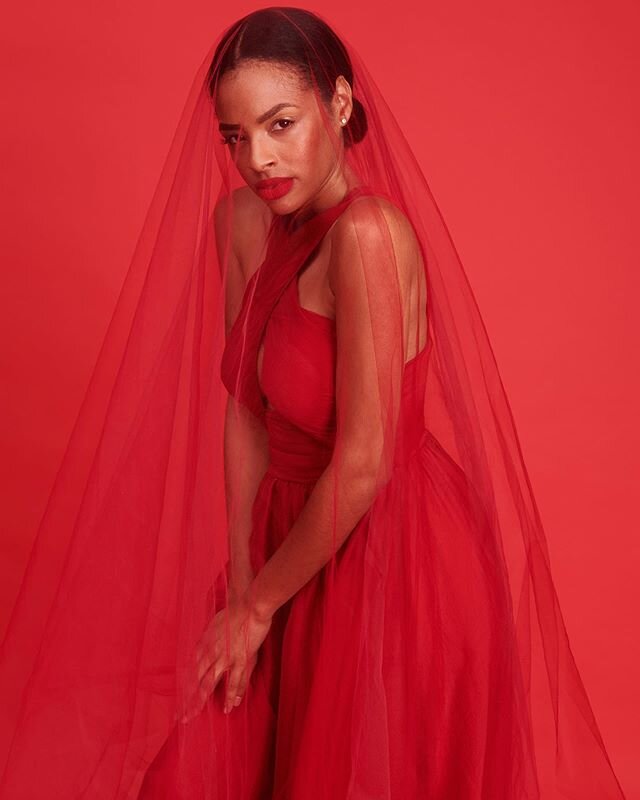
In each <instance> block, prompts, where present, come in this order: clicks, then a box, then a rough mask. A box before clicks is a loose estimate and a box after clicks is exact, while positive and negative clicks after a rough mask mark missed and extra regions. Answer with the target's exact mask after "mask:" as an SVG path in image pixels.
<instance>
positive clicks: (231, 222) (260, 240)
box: [215, 186, 273, 280]
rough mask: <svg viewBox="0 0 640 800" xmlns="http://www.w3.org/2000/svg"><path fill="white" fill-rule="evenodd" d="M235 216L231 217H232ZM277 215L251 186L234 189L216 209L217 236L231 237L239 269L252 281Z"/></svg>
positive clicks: (246, 278)
mask: <svg viewBox="0 0 640 800" xmlns="http://www.w3.org/2000/svg"><path fill="white" fill-rule="evenodd" d="M230 212H231V213H230ZM272 219H273V213H272V212H271V210H270V209H269V207H268V206H267V205H266V203H264V202H263V201H262V200H261V199H260V198H259V197H258V196H257V195H256V194H255V192H253V191H252V190H251V189H250V188H249V187H248V186H241V187H240V188H238V189H234V190H233V192H232V196H231V199H230V198H229V195H227V196H226V197H224V198H222V199H221V200H220V201H219V202H218V203H217V204H216V208H215V224H216V235H217V236H218V237H219V238H222V237H224V236H226V235H228V234H229V230H228V226H231V234H230V235H231V246H232V251H233V253H234V255H235V257H236V260H237V262H238V265H239V267H240V269H241V271H242V272H243V274H244V277H245V280H248V279H249V278H250V277H251V275H252V274H253V272H254V271H255V269H257V267H258V266H259V264H260V260H261V258H260V257H261V255H262V253H263V250H264V246H265V243H266V239H267V233H268V231H269V226H270V225H271V221H272Z"/></svg>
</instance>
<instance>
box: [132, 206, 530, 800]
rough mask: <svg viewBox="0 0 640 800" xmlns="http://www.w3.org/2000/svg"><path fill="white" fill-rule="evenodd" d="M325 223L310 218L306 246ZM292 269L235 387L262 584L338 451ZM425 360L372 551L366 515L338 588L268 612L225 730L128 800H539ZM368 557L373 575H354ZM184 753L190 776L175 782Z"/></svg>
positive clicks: (349, 546) (207, 722)
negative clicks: (245, 426)
mask: <svg viewBox="0 0 640 800" xmlns="http://www.w3.org/2000/svg"><path fill="white" fill-rule="evenodd" d="M333 219H335V216H334V215H329V216H328V217H327V218H326V219H325V220H324V221H322V220H319V221H320V228H319V229H318V230H317V231H316V234H317V236H322V235H323V233H324V231H326V229H327V228H328V226H329V224H330V223H331V222H332V221H333ZM316 241H317V239H316V238H315V237H312V240H311V241H309V242H308V248H307V249H305V250H304V252H305V253H306V252H308V249H309V248H311V247H312V246H313V244H314V242H316ZM302 258H304V255H303V256H302ZM299 269H300V263H297V265H294V267H293V268H292V269H291V268H290V269H289V270H288V271H287V272H286V276H285V277H284V278H283V280H282V281H281V282H280V289H279V291H278V292H277V294H278V297H277V300H276V301H275V303H274V304H273V307H272V310H271V312H270V313H269V314H268V316H267V321H266V324H265V325H264V340H262V337H261V325H257V326H256V330H255V332H254V333H255V335H254V341H255V342H257V343H259V344H260V347H259V349H260V350H262V341H263V345H264V349H263V350H262V353H261V355H262V361H261V372H260V375H259V381H257V382H256V383H255V384H254V383H253V382H252V379H251V377H250V376H249V375H247V376H246V377H247V383H246V384H245V387H249V386H252V387H253V389H254V390H255V386H258V387H259V389H260V391H261V394H262V397H261V401H262V402H263V403H265V404H266V405H268V407H267V408H265V414H264V420H265V424H266V426H267V430H268V436H269V466H268V469H267V472H266V474H265V475H264V477H263V479H262V481H261V483H260V485H259V489H258V492H257V496H256V498H255V502H254V505H253V528H252V537H251V557H252V560H253V566H254V569H255V570H256V571H257V570H259V569H260V567H261V565H262V564H263V563H264V562H265V561H266V560H267V559H268V558H269V556H270V555H271V554H272V553H273V552H274V550H275V549H276V548H277V547H278V545H279V544H280V542H281V541H282V540H283V539H284V537H286V535H287V532H288V531H289V529H290V527H291V525H292V523H293V521H294V520H295V519H296V516H297V515H298V514H299V512H300V511H301V509H302V508H303V506H304V504H305V501H306V499H307V498H308V496H309V494H310V493H311V491H312V489H313V486H314V482H315V481H316V479H317V478H318V476H319V475H320V474H321V473H322V471H323V469H324V468H325V467H326V465H327V463H328V462H329V460H330V458H331V452H332V444H333V440H334V435H335V352H336V327H335V322H334V321H333V320H331V319H329V318H328V317H325V316H323V315H321V314H318V313H316V312H314V311H311V310H308V309H306V308H303V307H302V306H301V305H300V302H299V297H298V286H297V279H298V275H299ZM283 274H284V272H283ZM251 283H252V282H251ZM249 289H250V286H249V287H247V294H248V293H249ZM248 351H249V353H252V352H254V351H252V350H251V334H249V346H248ZM256 352H257V351H256ZM430 353H431V341H430V340H429V341H428V342H427V345H426V346H425V347H424V348H423V349H422V350H421V351H420V352H419V353H418V354H417V355H416V356H415V357H414V358H412V359H411V360H410V361H409V362H408V363H407V364H406V367H405V371H404V376H403V386H402V402H401V413H400V421H399V425H398V430H397V441H398V447H397V450H396V460H395V463H394V468H393V475H392V477H391V480H390V481H389V483H388V485H387V486H386V487H385V490H384V491H383V492H382V493H381V494H380V495H379V496H378V497H377V498H376V501H375V504H376V531H375V537H374V536H372V532H371V530H370V526H369V519H370V514H369V513H367V514H365V515H364V516H363V517H362V519H361V520H360V522H359V523H358V524H357V526H356V527H355V529H354V530H353V531H352V532H351V534H350V535H349V537H348V539H347V540H346V543H345V544H344V545H343V547H342V548H341V549H340V550H339V552H338V554H337V557H336V569H335V573H334V574H333V576H330V575H329V573H328V570H329V567H328V566H327V567H325V568H323V569H322V570H320V572H318V573H316V575H315V577H314V578H313V579H312V580H311V581H309V582H308V583H307V584H306V585H305V586H304V587H303V588H302V589H301V590H300V591H299V592H297V594H296V595H294V596H293V597H292V598H291V600H290V601H289V602H287V603H286V604H285V605H283V606H281V607H280V609H279V610H278V611H277V612H276V615H275V617H274V620H273V625H272V628H271V630H270V632H269V634H268V636H267V639H266V640H265V642H264V644H263V645H262V647H261V649H260V651H259V654H258V662H257V665H256V667H255V669H254V671H253V673H252V677H251V682H250V685H249V687H248V690H247V693H246V696H245V698H244V699H243V701H242V703H241V704H240V706H239V707H238V708H236V709H234V710H232V712H231V713H230V714H229V716H228V717H224V715H223V714H222V712H221V711H220V703H214V702H213V700H210V701H209V703H208V704H207V711H206V713H203V714H201V715H200V716H198V717H196V718H195V719H194V720H192V721H191V722H190V723H188V726H191V727H192V731H191V733H192V735H191V736H189V739H188V744H184V743H182V744H181V742H180V734H179V728H176V729H175V730H174V733H173V735H172V736H171V737H170V738H169V739H168V741H167V743H166V744H165V746H164V748H163V749H162V750H161V751H160V753H159V755H158V757H157V758H156V760H155V762H154V763H153V764H152V766H151V767H150V769H149V771H148V773H147V776H146V782H145V784H144V786H143V789H142V792H141V794H140V800H151V799H152V798H153V800H160V799H161V798H167V800H168V798H172V800H181V799H182V798H184V800H187V798H188V800H204V798H215V799H216V800H222V798H224V799H225V800H267V798H269V800H320V798H323V799H325V800H329V798H331V800H346V799H347V798H349V800H370V798H376V799H379V800H417V799H418V798H429V800H445V799H446V800H456V799H457V798H460V800H462V799H463V798H464V800H474V798H478V799H480V798H484V799H485V800H488V798H491V800H524V798H533V797H536V796H537V794H536V792H537V789H536V778H535V774H534V765H533V763H532V760H531V759H532V746H531V742H530V740H529V729H528V724H529V723H528V718H527V715H526V711H525V709H526V703H525V701H524V695H523V687H522V684H521V679H520V671H519V669H518V667H517V664H516V663H515V661H514V659H515V658H516V648H515V638H514V637H515V632H514V629H513V622H512V618H513V617H512V615H513V612H512V610H511V608H510V600H509V597H508V591H507V588H506V585H505V583H504V577H503V576H504V567H503V565H502V562H501V557H500V554H499V553H498V551H497V548H496V546H495V543H494V538H493V536H492V533H491V530H490V528H489V527H488V526H486V525H485V524H484V517H483V514H482V511H481V509H480V506H479V504H478V505H473V504H472V501H470V499H469V497H470V494H469V485H468V482H467V481H466V480H465V478H464V475H463V474H462V472H461V470H460V468H459V467H458V466H457V465H456V464H455V462H454V461H453V460H452V459H451V458H450V457H449V456H448V455H447V453H446V452H445V451H444V449H443V448H442V447H441V445H440V444H439V442H438V441H437V439H436V438H435V437H434V436H433V435H432V434H431V433H430V432H429V430H428V429H426V427H425V423H424V415H423V408H422V398H423V396H424V392H425V381H426V377H427V373H428V369H429V363H430V361H429V356H430ZM247 361H248V362H249V363H250V364H251V363H253V362H252V360H251V358H248V359H247ZM228 382H229V385H230V386H232V381H231V380H229V381H228ZM236 385H237V384H236ZM247 391H248V390H247ZM253 399H254V400H255V402H257V399H256V398H255V397H254V398H253ZM376 548H378V550H379V553H380V554H383V556H384V562H381V561H379V560H378V561H375V563H376V564H380V563H384V565H385V566H384V568H383V570H380V569H379V568H378V567H376V569H374V570H372V569H365V565H367V564H368V563H373V560H374V559H375V555H376ZM461 554H464V557H463V558H462V557H461ZM330 580H331V581H333V583H332V585H331V591H327V584H328V581H330ZM366 630H369V631H370V632H371V635H370V638H369V639H367V637H366V636H361V635H360V632H362V631H366ZM377 631H383V632H384V636H383V638H382V640H378V639H377V638H376V632H377ZM356 632H357V635H356ZM221 683H222V682H221ZM217 691H218V690H217V689H216V693H217ZM216 693H214V697H215V694H216ZM216 725H217V726H218V734H216V735H217V737H218V738H217V739H216V748H215V750H216V752H212V748H211V742H212V730H215V727H214V726H216ZM186 747H189V748H190V749H189V751H188V752H187V751H186V750H185V748H186ZM181 748H182V749H181ZM178 753H180V758H181V759H182V767H183V768H184V766H185V763H188V765H189V766H188V772H185V771H183V772H181V774H180V776H179V777H178V776H176V773H175V771H174V770H173V768H174V767H175V765H176V763H177V756H178ZM243 753H244V754H245V757H243ZM227 758H230V759H234V761H235V763H233V764H230V763H229V762H228V761H225V759H227ZM220 776H226V778H225V779H224V785H221V784H219V783H218V781H219V780H220ZM229 776H231V781H232V782H233V780H234V776H236V778H237V781H238V783H237V785H230V784H229V783H228V782H227V781H228V779H229Z"/></svg>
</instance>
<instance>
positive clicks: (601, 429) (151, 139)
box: [0, 0, 640, 800]
mask: <svg viewBox="0 0 640 800" xmlns="http://www.w3.org/2000/svg"><path fill="white" fill-rule="evenodd" d="M265 5H266V4H265ZM376 5H377V7H376ZM217 6H219V4H217V3H212V2H210V3H204V2H202V0H183V2H181V3H176V4H174V3H166V4H164V6H162V5H159V4H157V3H153V2H151V1H150V0H138V2H135V3H129V4H125V3H122V4H117V3H104V4H87V3H85V2H79V1H78V0H60V1H59V2H57V3H54V4H51V3H45V2H38V3H36V2H34V0H31V1H30V2H26V3H25V4H22V5H18V4H14V5H13V7H12V8H11V9H10V11H8V12H7V14H6V17H5V20H4V25H3V31H2V32H0V42H1V47H0V62H1V68H0V74H1V75H2V79H3V84H4V86H3V89H2V93H3V100H4V103H3V104H2V110H1V111H0V114H1V115H2V127H1V129H0V131H1V132H0V137H1V139H2V149H3V152H4V155H5V160H4V161H5V166H4V170H3V183H4V188H5V191H4V193H3V194H2V196H1V197H0V214H1V217H2V225H0V239H1V244H2V252H3V256H4V257H3V265H2V277H1V281H2V285H1V286H2V292H1V297H2V300H1V301H0V302H1V303H2V309H1V313H0V342H1V345H0V348H1V351H0V359H1V365H2V376H3V381H2V384H3V391H2V394H1V398H0V399H1V403H2V407H1V408H0V436H1V437H2V452H3V454H4V455H3V459H2V465H1V469H2V473H1V475H0V485H1V486H2V488H3V490H4V491H3V494H4V497H5V499H4V502H3V503H2V505H1V506H0V526H1V529H2V531H3V537H2V553H1V554H0V555H1V556H2V566H1V567H0V628H3V627H4V624H5V622H6V618H7V614H8V612H9V609H10V605H11V602H12V599H13V596H14V594H15V591H16V589H17V585H18V581H19V579H20V575H21V571H22V567H23V565H24V563H25V558H26V554H27V552H28V548H29V545H30V542H31V540H32V537H33V534H34V532H35V529H36V526H37V523H38V520H39V517H40V515H41V513H42V511H43V509H44V504H45V502H46V498H47V494H48V491H49V489H50V487H51V483H52V480H53V477H54V473H55V469H56V467H57V465H58V463H59V461H60V458H61V457H62V453H63V448H64V445H65V442H66V440H67V437H68V435H69V432H70V430H71V426H72V424H73V420H74V418H75V413H76V412H77V410H78V406H79V403H80V401H81V398H82V393H83V390H84V388H85V386H86V382H87V380H88V378H89V374H90V370H91V367H92V365H93V362H94V360H95V357H96V355H97V350H98V347H99V344H100V341H101V337H102V335H103V333H104V331H105V329H106V325H107V322H108V319H109V315H110V312H111V310H112V308H113V305H114V303H115V300H116V296H117V293H118V290H119V287H120V284H121V281H122V279H123V276H124V273H125V270H126V268H127V264H128V260H129V257H130V256H131V254H132V252H133V247H134V245H135V241H136V235H137V232H138V230H139V228H140V226H141V224H142V220H143V216H144V213H145V211H146V208H147V204H148V202H149V200H150V198H151V194H152V191H153V188H154V186H155V181H156V179H157V177H158V174H159V171H160V168H161V165H162V163H163V159H164V155H165V153H166V151H167V148H168V145H169V142H170V139H171V136H172V134H173V131H174V128H175V125H176V123H177V119H178V116H179V113H180V111H181V109H182V104H183V101H184V99H185V97H186V93H187V90H188V88H189V86H190V83H191V78H192V76H193V73H194V71H195V69H196V67H197V65H198V64H199V63H200V60H201V59H202V57H203V56H204V54H205V52H206V50H207V48H208V47H209V45H210V43H211V41H212V40H213V38H214V37H215V36H216V34H217V32H218V31H219V29H220V28H221V27H222V26H226V25H227V24H228V23H230V22H231V21H232V20H233V19H235V18H237V17H238V16H240V15H242V14H244V13H246V12H247V11H250V10H252V9H254V8H257V7H258V6H257V5H251V4H248V3H244V2H243V3H239V4H238V5H237V6H236V7H235V8H234V9H233V10H231V11H229V10H228V9H226V10H225V11H224V13H223V12H221V11H218V10H217V8H216V7H217ZM306 7H308V8H311V9H312V10H316V11H318V12H319V13H321V14H322V15H323V16H325V17H326V18H327V19H328V20H329V21H330V22H333V23H334V24H335V26H336V27H337V29H338V31H339V32H340V33H342V34H343V35H344V36H345V37H346V38H347V39H348V40H349V41H350V42H351V43H352V44H353V45H354V46H355V47H356V49H357V50H358V51H359V52H360V54H361V55H362V56H363V57H364V58H365V60H366V61H367V63H368V65H369V67H370V69H371V72H372V74H373V76H374V78H375V79H376V80H377V82H378V83H379V85H380V87H381V89H382V90H383V92H384V93H385V95H386V97H387V100H388V102H389V104H390V106H391V107H392V109H393V111H394V112H395V114H396V116H397V118H398V120H399V122H400V124H401V126H402V127H403V129H404V130H405V132H406V135H407V137H408V138H409V141H410V142H411V143H412V146H413V147H414V149H415V152H416V155H417V156H418V159H419V160H420V162H421V164H422V165H423V168H424V171H425V173H426V176H427V179H428V180H429V181H430V183H431V186H432V189H433V191H434V193H435V196H436V198H437V200H438V202H439V204H440V207H441V209H442V211H443V213H444V216H445V219H446V220H447V222H448V224H449V227H450V229H451V231H452V234H453V237H454V240H455V241H456V244H457V247H458V250H459V252H460V254H461V256H462V260H463V262H464V264H465V266H466V270H467V273H468V275H469V278H470V281H471V284H472V286H473V288H474V290H475V292H476V295H477V297H478V301H479V303H480V308H481V310H482V312H483V315H484V319H485V322H486V325H487V328H488V330H489V335H490V337H491V338H492V342H493V346H494V350H495V353H496V356H497V358H498V362H499V364H500V367H501V370H502V375H503V379H504V382H505V385H506V387H507V391H508V394H509V397H510V401H511V405H512V408H513V411H514V413H515V416H516V422H517V424H518V429H519V432H520V438H521V443H522V447H523V450H524V454H525V459H526V461H527V464H528V467H529V471H530V476H531V480H532V483H533V487H534V490H535V492H536V496H537V499H538V502H539V505H540V509H541V513H542V518H543V522H544V523H545V525H546V532H547V535H548V538H549V543H550V552H551V557H552V564H553V566H554V570H555V576H556V581H557V588H558V592H559V596H560V601H561V604H562V607H563V610H564V613H565V617H566V621H567V625H568V629H569V635H570V639H571V643H572V647H573V650H574V653H575V656H576V659H577V662H578V666H579V668H580V669H581V671H582V674H583V677H584V680H585V684H586V687H587V691H588V693H589V696H590V698H591V701H592V704H593V706H594V711H595V713H596V717H597V718H598V721H599V723H600V726H601V729H602V733H603V735H604V738H605V742H606V743H607V745H608V747H609V751H610V755H611V757H612V760H613V764H614V767H616V769H617V771H618V775H619V777H620V779H621V782H622V784H623V786H624V787H625V789H626V790H627V792H628V797H629V800H631V799H632V798H634V797H636V798H637V797H640V772H639V771H638V764H637V763H634V758H635V759H636V760H637V750H638V741H639V740H640V736H639V734H640V726H639V723H638V718H639V714H638V711H639V707H640V703H639V702H638V699H639V695H640V689H639V687H638V682H637V679H634V678H633V675H634V674H637V665H638V663H639V662H640V642H639V641H638V637H637V636H633V633H635V631H634V627H633V624H634V622H635V621H636V620H635V618H636V617H637V610H638V608H640V603H639V602H638V594H639V593H638V583H639V581H638V579H637V574H638V566H639V563H640V560H639V559H638V553H639V550H640V543H639V542H640V537H639V536H638V532H639V531H640V525H639V524H638V523H639V520H640V513H639V511H638V491H637V484H638V477H639V475H640V471H639V470H638V461H639V455H638V454H639V453H640V441H639V439H640V436H639V431H640V428H639V426H638V423H637V409H638V407H640V402H639V400H640V398H639V396H638V395H639V392H638V388H639V387H638V383H639V376H638V369H637V364H638V356H637V353H638V345H639V339H640V337H639V335H638V317H639V312H638V310H637V305H638V297H639V292H638V288H639V287H638V284H639V280H638V258H637V252H638V246H637V236H636V231H637V213H638V202H637V195H638V186H639V185H640V156H639V155H638V148H637V141H638V137H639V136H640V130H639V128H640V124H639V122H640V120H639V116H640V112H639V110H638V103H637V97H638V96H639V89H640V87H638V85H637V84H638V83H639V82H640V81H639V80H638V79H639V76H640V55H639V49H638V47H637V41H638V38H639V33H640V31H639V28H640V25H639V23H640V6H638V5H637V3H635V2H634V0H609V1H608V2H605V0H565V1H564V2H563V3H558V2H557V0H536V1H535V2H534V1H533V0H527V2H520V3H517V4H515V3H508V2H506V0H505V1H504V2H500V0H485V2H484V3H482V4H478V3H476V2H475V0H448V2H447V3H437V4H435V3H427V4H426V5H424V4H420V5H418V4H415V5H413V4H411V3H410V2H407V1H406V0H397V2H394V4H393V14H390V13H389V9H388V7H387V6H386V5H385V4H382V3H381V2H379V0H373V2H371V0H369V1H368V2H367V3H361V4H355V5H354V4H350V5H347V4H345V3H343V2H336V0H323V2H319V3H314V4H313V5H308V6H306ZM123 197H124V198H125V200H124V202H123ZM78 330H82V331H83V338H79V337H78V335H77V331H78ZM560 454H561V455H560ZM634 611H635V612H636V613H635V614H634ZM587 621H588V622H587Z"/></svg>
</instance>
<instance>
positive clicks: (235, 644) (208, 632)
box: [182, 587, 271, 722]
mask: <svg viewBox="0 0 640 800" xmlns="http://www.w3.org/2000/svg"><path fill="white" fill-rule="evenodd" d="M248 591H249V589H248V587H247V590H246V591H245V592H243V593H240V592H239V591H238V590H237V589H236V590H235V591H233V592H231V593H230V595H229V603H228V605H227V606H226V607H225V608H223V609H221V610H220V611H219V612H218V613H217V614H216V615H215V616H214V617H213V618H212V619H211V621H210V623H209V624H208V626H207V628H206V629H205V631H204V633H203V635H202V636H201V638H200V640H199V642H198V645H197V647H196V652H195V656H196V666H195V670H196V675H195V683H196V692H195V693H196V695H197V699H196V700H195V708H191V709H190V710H189V711H188V712H187V713H186V714H185V715H184V716H183V717H182V721H183V722H188V721H189V720H190V719H192V718H193V717H195V716H196V715H197V714H199V713H200V711H201V710H202V708H203V707H204V705H205V703H206V702H207V698H208V697H209V695H210V694H211V693H212V692H213V691H214V690H215V688H216V686H217V684H218V681H219V680H220V678H221V677H222V675H223V673H225V672H228V673H229V674H228V680H227V688H226V692H225V702H224V711H225V713H229V711H231V709H232V708H233V707H234V706H237V705H239V703H240V701H241V700H242V698H243V696H244V693H245V691H246V688H247V685H248V683H249V678H250V677H251V673H252V672H253V668H254V667H255V664H256V662H257V658H258V650H259V648H260V645H261V644H262V642H263V641H264V640H265V639H266V637H267V634H268V633H269V629H270V628H271V617H269V618H264V619H263V618H258V616H257V615H256V613H255V611H254V610H253V609H252V608H251V605H250V603H249V600H248Z"/></svg>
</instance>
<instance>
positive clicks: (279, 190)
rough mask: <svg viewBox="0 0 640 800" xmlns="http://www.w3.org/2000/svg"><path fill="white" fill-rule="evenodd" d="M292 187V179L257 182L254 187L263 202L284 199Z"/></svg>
mask: <svg viewBox="0 0 640 800" xmlns="http://www.w3.org/2000/svg"><path fill="white" fill-rule="evenodd" d="M292 185H293V178H273V179H270V180H268V181H259V182H258V183H256V185H255V189H256V192H257V193H258V194H259V195H260V197H262V198H263V199H264V200H277V199H278V198H279V197H284V195H285V194H287V192H288V191H289V190H290V189H291V186H292Z"/></svg>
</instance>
